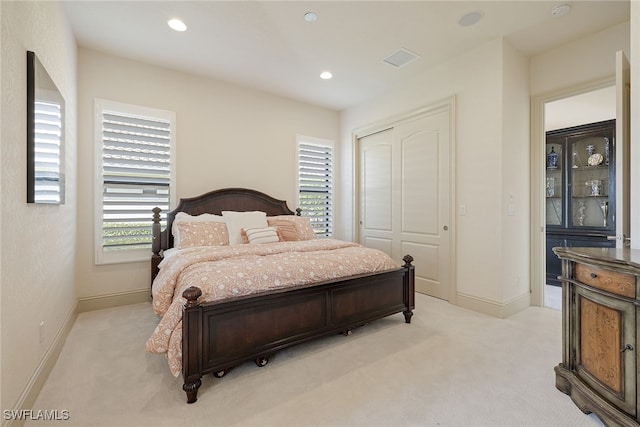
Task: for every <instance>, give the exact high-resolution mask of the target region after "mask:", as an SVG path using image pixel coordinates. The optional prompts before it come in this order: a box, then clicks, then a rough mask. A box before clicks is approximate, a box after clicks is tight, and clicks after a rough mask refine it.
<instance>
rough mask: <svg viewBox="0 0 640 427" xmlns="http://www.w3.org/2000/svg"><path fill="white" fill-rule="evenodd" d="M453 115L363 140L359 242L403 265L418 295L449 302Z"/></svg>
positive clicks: (440, 115) (428, 116)
mask: <svg viewBox="0 0 640 427" xmlns="http://www.w3.org/2000/svg"><path fill="white" fill-rule="evenodd" d="M449 138H450V136H449V113H448V111H441V112H437V113H432V114H426V115H425V116H421V117H419V118H417V119H415V120H411V121H406V122H401V123H398V124H396V125H394V127H393V128H391V129H388V130H385V131H382V132H378V133H375V134H373V135H369V136H366V137H363V138H360V139H359V144H358V150H359V153H358V155H359V185H358V187H359V241H360V243H362V244H364V245H365V246H368V247H372V248H376V249H380V250H382V251H384V252H386V253H388V254H390V255H391V256H392V257H393V258H394V259H395V260H397V261H398V262H401V259H402V257H403V256H404V255H406V254H409V255H411V256H412V257H413V258H414V260H415V261H414V265H415V266H416V290H417V291H419V292H422V293H426V294H428V295H431V296H434V297H437V298H441V299H445V300H449V292H450V278H449V271H450V262H451V259H450V255H449V251H450V232H449V218H450V212H449V211H450V197H449V195H450V191H449V161H450V159H449V144H450V140H449Z"/></svg>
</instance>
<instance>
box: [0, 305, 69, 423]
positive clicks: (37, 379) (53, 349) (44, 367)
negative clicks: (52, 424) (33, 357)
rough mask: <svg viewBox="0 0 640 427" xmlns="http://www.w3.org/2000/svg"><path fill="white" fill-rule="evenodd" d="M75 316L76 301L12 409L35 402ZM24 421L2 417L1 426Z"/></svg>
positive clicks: (25, 406)
mask: <svg viewBox="0 0 640 427" xmlns="http://www.w3.org/2000/svg"><path fill="white" fill-rule="evenodd" d="M77 316H78V304H77V303H76V304H74V305H73V307H72V308H71V311H69V313H68V314H67V317H66V318H65V319H64V322H63V323H62V327H61V328H60V329H59V330H58V333H57V334H56V336H55V337H54V338H53V341H52V342H51V345H50V346H49V348H48V349H47V351H46V352H45V353H44V355H43V356H42V359H41V360H40V363H38V366H37V367H36V370H35V371H34V373H33V375H31V378H29V381H28V382H27V385H26V386H25V388H24V390H23V391H22V393H21V394H20V396H19V397H18V401H17V402H16V404H15V405H14V408H13V410H15V411H20V410H27V409H32V408H33V406H34V404H35V403H36V399H37V398H38V395H39V394H40V391H41V390H42V387H43V386H44V383H45V381H46V380H47V377H49V374H50V373H51V370H52V369H53V367H54V365H55V364H56V361H57V360H58V356H60V352H61V351H62V347H63V346H64V342H65V340H66V339H67V335H69V331H70V330H71V327H72V326H73V323H74V322H75V320H76V317H77ZM3 409H5V408H3ZM24 421H25V420H4V419H3V423H2V425H3V427H4V426H7V427H9V426H11V427H18V426H22V425H23V424H24Z"/></svg>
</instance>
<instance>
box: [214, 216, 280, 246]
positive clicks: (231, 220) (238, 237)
mask: <svg viewBox="0 0 640 427" xmlns="http://www.w3.org/2000/svg"><path fill="white" fill-rule="evenodd" d="M222 217H223V218H224V222H225V224H227V230H228V232H229V244H230V245H240V244H242V234H241V233H242V229H243V228H244V229H245V230H248V229H249V228H264V227H268V226H269V225H268V224H267V214H266V213H265V212H260V211H250V212H235V211H222Z"/></svg>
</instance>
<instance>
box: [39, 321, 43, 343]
mask: <svg viewBox="0 0 640 427" xmlns="http://www.w3.org/2000/svg"><path fill="white" fill-rule="evenodd" d="M42 344H44V320H43V321H42V322H40V345H42Z"/></svg>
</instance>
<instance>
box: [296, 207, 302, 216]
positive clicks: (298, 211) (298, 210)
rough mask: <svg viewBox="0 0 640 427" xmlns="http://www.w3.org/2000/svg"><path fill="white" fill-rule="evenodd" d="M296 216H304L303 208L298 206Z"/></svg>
mask: <svg viewBox="0 0 640 427" xmlns="http://www.w3.org/2000/svg"><path fill="white" fill-rule="evenodd" d="M296 216H302V209H300V208H296Z"/></svg>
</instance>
